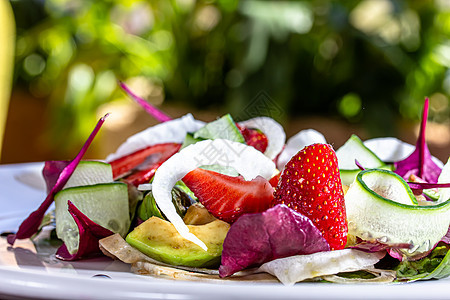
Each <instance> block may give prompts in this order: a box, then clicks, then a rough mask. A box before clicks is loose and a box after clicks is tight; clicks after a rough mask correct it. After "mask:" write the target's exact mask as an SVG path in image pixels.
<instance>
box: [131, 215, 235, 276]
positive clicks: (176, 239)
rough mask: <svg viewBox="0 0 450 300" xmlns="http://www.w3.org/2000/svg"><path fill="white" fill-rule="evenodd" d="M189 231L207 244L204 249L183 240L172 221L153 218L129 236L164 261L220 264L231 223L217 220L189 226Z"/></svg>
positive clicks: (152, 256) (144, 251)
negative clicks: (206, 248) (206, 249)
mask: <svg viewBox="0 0 450 300" xmlns="http://www.w3.org/2000/svg"><path fill="white" fill-rule="evenodd" d="M188 228H189V231H190V232H192V233H193V234H194V235H196V236H197V237H198V238H199V239H200V240H202V241H203V242H204V243H205V244H206V246H207V247H208V251H205V250H203V249H202V248H200V247H199V246H197V245H196V244H194V243H192V242H190V241H188V240H186V239H184V238H183V237H182V236H181V235H180V234H179V233H178V231H177V230H176V229H175V227H174V226H173V224H172V223H170V222H168V221H165V220H162V219H160V218H158V217H151V218H150V219H148V220H146V221H145V222H144V223H142V224H140V225H139V226H137V227H136V228H135V229H134V230H133V231H132V232H130V233H129V234H128V236H127V237H126V241H127V242H128V244H130V245H131V246H133V247H134V248H136V249H138V250H139V251H141V252H142V253H144V254H146V255H148V256H149V257H151V258H153V259H156V260H159V261H161V262H164V263H167V264H170V265H176V266H188V267H214V266H217V265H219V263H220V256H221V255H222V245H223V241H224V239H225V236H226V235H227V232H228V230H229V229H230V225H229V224H228V223H226V222H223V221H220V220H216V221H213V222H211V223H208V224H205V225H188Z"/></svg>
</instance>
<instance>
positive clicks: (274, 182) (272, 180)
mask: <svg viewBox="0 0 450 300" xmlns="http://www.w3.org/2000/svg"><path fill="white" fill-rule="evenodd" d="M280 177H281V173H278V174H276V175H274V176H273V177H272V178H270V180H269V182H270V184H271V185H272V186H273V187H274V188H276V187H277V186H278V181H280Z"/></svg>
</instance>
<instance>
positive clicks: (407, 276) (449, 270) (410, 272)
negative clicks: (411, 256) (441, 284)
mask: <svg viewBox="0 0 450 300" xmlns="http://www.w3.org/2000/svg"><path fill="white" fill-rule="evenodd" d="M449 250H450V246H449V245H442V246H441V245H439V246H437V247H436V248H434V249H433V251H431V253H430V254H429V255H428V256H426V257H424V258H422V259H420V260H416V261H402V262H401V263H400V264H399V265H398V266H397V267H396V268H395V271H396V272H397V280H398V281H416V280H428V279H441V278H445V277H448V276H449V275H450V251H449Z"/></svg>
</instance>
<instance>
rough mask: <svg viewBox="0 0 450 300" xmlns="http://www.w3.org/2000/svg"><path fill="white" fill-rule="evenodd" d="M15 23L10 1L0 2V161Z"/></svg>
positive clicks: (8, 95) (9, 87) (10, 79)
mask: <svg viewBox="0 0 450 300" xmlns="http://www.w3.org/2000/svg"><path fill="white" fill-rule="evenodd" d="M14 41H15V22H14V15H13V12H12V9H11V5H10V4H9V1H5V0H0V45H1V46H0V159H1V154H2V152H1V150H2V143H3V135H4V133H5V125H6V116H7V115H8V105H9V98H10V96H11V83H12V82H11V81H12V76H13V66H14Z"/></svg>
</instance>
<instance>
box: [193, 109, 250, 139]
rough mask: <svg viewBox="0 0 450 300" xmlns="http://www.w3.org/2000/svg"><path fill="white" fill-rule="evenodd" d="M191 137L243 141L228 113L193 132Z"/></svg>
mask: <svg viewBox="0 0 450 300" xmlns="http://www.w3.org/2000/svg"><path fill="white" fill-rule="evenodd" d="M193 138H194V139H207V140H215V139H226V140H229V141H233V142H238V143H245V139H244V137H243V136H242V134H241V132H240V130H239V129H238V128H237V126H236V123H235V122H234V121H233V118H231V116H230V114H226V115H225V116H223V117H222V118H220V119H218V120H216V121H213V122H210V123H208V124H206V125H205V126H204V127H202V128H200V129H199V130H197V131H196V132H195V133H194V135H193Z"/></svg>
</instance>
